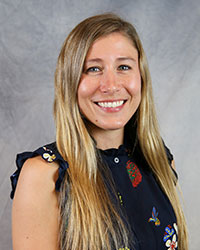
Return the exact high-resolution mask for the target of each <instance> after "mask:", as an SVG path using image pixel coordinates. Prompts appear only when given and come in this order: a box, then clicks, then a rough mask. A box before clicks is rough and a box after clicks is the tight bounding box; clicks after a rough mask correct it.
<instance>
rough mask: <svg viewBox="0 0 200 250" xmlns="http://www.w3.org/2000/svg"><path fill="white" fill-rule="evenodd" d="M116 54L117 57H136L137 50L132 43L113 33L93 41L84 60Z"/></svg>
mask: <svg viewBox="0 0 200 250" xmlns="http://www.w3.org/2000/svg"><path fill="white" fill-rule="evenodd" d="M110 54H116V55H118V56H125V55H126V56H137V55H138V53H137V49H136V48H135V46H134V44H133V41H132V40H131V39H130V38H128V37H127V36H126V35H124V34H122V33H120V32H113V33H111V34H109V35H106V36H102V37H100V38H98V39H97V40H95V41H94V42H93V43H92V45H91V47H90V49H89V51H88V53H87V56H86V59H88V58H90V57H93V56H98V57H101V56H106V55H110Z"/></svg>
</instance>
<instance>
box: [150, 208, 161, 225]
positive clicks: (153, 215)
mask: <svg viewBox="0 0 200 250" xmlns="http://www.w3.org/2000/svg"><path fill="white" fill-rule="evenodd" d="M152 221H153V222H155V226H157V227H158V226H160V220H159V219H158V212H156V208H155V207H153V209H152V217H151V218H149V220H148V222H152Z"/></svg>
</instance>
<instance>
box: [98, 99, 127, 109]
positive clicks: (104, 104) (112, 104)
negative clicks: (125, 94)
mask: <svg viewBox="0 0 200 250" xmlns="http://www.w3.org/2000/svg"><path fill="white" fill-rule="evenodd" d="M123 103H124V101H117V102H98V105H99V106H101V107H103V108H107V107H108V108H116V107H119V106H121V105H122V104H123Z"/></svg>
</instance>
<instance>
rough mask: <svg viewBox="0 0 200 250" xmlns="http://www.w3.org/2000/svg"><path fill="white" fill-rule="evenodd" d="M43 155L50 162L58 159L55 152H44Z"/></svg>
mask: <svg viewBox="0 0 200 250" xmlns="http://www.w3.org/2000/svg"><path fill="white" fill-rule="evenodd" d="M42 157H43V158H44V159H45V160H47V161H48V162H52V161H54V160H55V159H56V155H55V154H52V155H50V154H48V153H44V154H43V155H42Z"/></svg>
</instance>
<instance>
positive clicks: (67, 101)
mask: <svg viewBox="0 0 200 250" xmlns="http://www.w3.org/2000/svg"><path fill="white" fill-rule="evenodd" d="M113 32H120V33H122V34H123V35H125V36H126V37H128V38H129V39H130V40H131V41H132V43H133V46H134V47H135V48H136V49H137V51H138V60H139V67H140V73H141V79H142V90H141V92H142V93H141V103H140V105H139V108H138V110H137V111H136V114H135V116H136V126H137V128H136V129H137V138H138V141H139V144H140V147H141V150H142V152H143V154H144V157H145V159H146V160H147V162H148V164H149V166H150V167H151V169H152V171H153V172H154V174H155V176H156V178H157V181H158V183H159V185H160V187H161V188H162V190H163V191H164V192H165V194H166V195H167V197H168V199H169V200H170V202H171V204H172V206H173V209H174V211H175V214H176V217H177V223H178V229H179V237H178V241H179V249H180V250H187V249H188V243H187V230H186V223H185V218H184V215H183V211H182V208H181V205H180V202H179V198H178V195H177V191H176V185H175V184H174V183H175V177H174V174H173V172H172V170H171V168H170V167H169V163H168V160H167V157H166V152H165V149H164V146H163V142H162V139H161V136H160V132H159V127H158V122H157V119H156V113H155V107H154V102H153V95H152V84H151V77H150V73H149V70H148V64H147V60H146V56H145V53H144V50H143V47H142V44H141V41H140V39H139V36H138V34H137V32H136V30H135V28H134V27H133V25H131V24H130V23H128V22H126V21H124V20H122V19H121V18H120V17H119V16H117V15H115V14H112V13H108V14H102V15H97V16H93V17H90V18H87V19H85V20H84V21H82V22H81V23H80V24H78V25H77V26H76V27H75V28H74V29H73V30H72V31H71V33H70V34H69V35H68V37H67V38H66V40H65V42H64V44H63V46H62V49H61V52H60V55H59V57H58V62H57V67H56V72H55V100H54V117H55V123H56V143H57V148H58V150H59V152H60V154H61V155H62V157H63V158H64V159H65V160H66V161H67V162H68V163H69V169H68V171H67V174H66V176H65V181H64V182H63V184H62V188H61V191H60V195H59V197H60V199H59V200H60V214H61V218H60V219H61V223H60V248H61V249H62V250H77V249H79V250H81V249H83V250H86V249H93V250H100V249H102V250H103V249H106V250H110V249H112V248H113V247H114V248H115V249H119V248H121V247H122V246H123V247H124V246H128V244H129V242H128V241H129V239H128V238H130V237H128V234H129V229H128V226H127V225H125V223H124V222H123V219H122V217H121V216H120V211H119V209H118V207H117V206H116V205H114V204H113V202H111V197H110V195H109V193H108V191H107V188H106V184H105V182H104V180H103V177H102V171H100V170H99V169H100V168H101V166H102V163H101V161H100V157H99V156H98V151H97V149H96V147H95V143H94V140H93V139H92V137H91V135H90V133H89V131H88V129H87V126H86V124H85V122H84V120H83V118H82V117H81V114H80V110H79V107H78V101H77V90H78V86H79V82H80V79H81V75H82V72H83V67H84V62H85V58H86V55H87V53H88V51H89V49H90V47H91V45H92V44H93V42H94V41H96V40H97V39H98V38H100V37H102V36H106V35H109V34H111V33H113ZM133 134H134V133H133Z"/></svg>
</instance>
